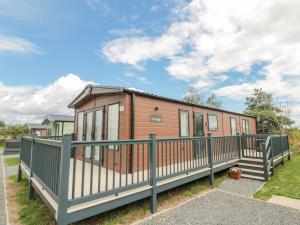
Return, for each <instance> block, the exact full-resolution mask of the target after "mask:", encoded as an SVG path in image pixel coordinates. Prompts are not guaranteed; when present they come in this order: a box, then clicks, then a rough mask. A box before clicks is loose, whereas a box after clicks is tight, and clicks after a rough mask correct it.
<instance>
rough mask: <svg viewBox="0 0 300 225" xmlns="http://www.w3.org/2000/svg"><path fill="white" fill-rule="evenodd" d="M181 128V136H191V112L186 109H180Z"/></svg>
mask: <svg viewBox="0 0 300 225" xmlns="http://www.w3.org/2000/svg"><path fill="white" fill-rule="evenodd" d="M179 129H180V137H186V136H189V112H188V111H186V110H179Z"/></svg>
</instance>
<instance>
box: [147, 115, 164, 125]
mask: <svg viewBox="0 0 300 225" xmlns="http://www.w3.org/2000/svg"><path fill="white" fill-rule="evenodd" d="M150 122H152V123H162V116H161V115H150Z"/></svg>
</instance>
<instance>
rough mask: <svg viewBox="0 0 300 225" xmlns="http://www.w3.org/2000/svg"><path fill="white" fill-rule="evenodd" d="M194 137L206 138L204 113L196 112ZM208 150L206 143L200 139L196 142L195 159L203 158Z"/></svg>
mask: <svg viewBox="0 0 300 225" xmlns="http://www.w3.org/2000/svg"><path fill="white" fill-rule="evenodd" d="M193 117H194V137H203V136H204V126H203V125H204V123H203V113H200V112H194V115H193ZM205 148H206V142H205V141H203V140H201V139H199V140H195V141H194V157H195V158H196V159H199V158H202V157H203V156H204V152H205Z"/></svg>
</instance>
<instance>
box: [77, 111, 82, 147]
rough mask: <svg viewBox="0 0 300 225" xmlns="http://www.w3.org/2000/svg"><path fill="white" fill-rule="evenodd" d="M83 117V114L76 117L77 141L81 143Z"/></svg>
mask: <svg viewBox="0 0 300 225" xmlns="http://www.w3.org/2000/svg"><path fill="white" fill-rule="evenodd" d="M83 116H84V113H83V112H80V113H78V115H77V141H82V135H83Z"/></svg>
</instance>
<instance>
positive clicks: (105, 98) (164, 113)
mask: <svg viewBox="0 0 300 225" xmlns="http://www.w3.org/2000/svg"><path fill="white" fill-rule="evenodd" d="M114 103H120V106H124V111H122V112H120V114H119V115H120V122H119V139H120V140H122V139H130V138H131V95H130V94H124V93H122V94H110V95H102V96H98V97H93V98H90V99H88V100H86V101H85V102H84V103H83V104H81V105H80V106H79V107H76V109H75V132H76V133H77V113H78V112H81V111H88V110H90V109H94V108H99V107H103V108H104V114H103V116H104V129H103V134H104V139H107V113H106V112H107V106H108V105H110V104H114ZM155 108H157V110H156V109H155ZM180 109H183V110H187V111H188V112H189V136H194V121H193V112H201V113H203V116H204V118H203V120H204V121H203V122H204V134H205V136H207V133H209V132H210V133H212V135H213V136H227V135H231V124H230V118H235V119H236V120H237V132H238V133H240V134H241V133H242V131H243V129H242V119H247V120H249V129H250V133H253V134H255V133H256V119H255V118H251V117H246V116H241V115H237V114H234V113H227V112H221V111H218V110H210V109H204V108H201V107H195V106H189V105H185V104H181V103H174V102H169V101H164V100H159V99H154V98H150V97H145V96H139V95H136V97H135V112H134V114H135V118H134V120H135V127H134V129H135V136H134V139H147V138H148V137H149V134H156V135H157V138H176V137H179V110H180ZM208 114H215V115H216V116H217V118H218V130H216V131H209V130H208ZM150 115H159V116H161V117H162V122H161V123H158V122H151V121H150ZM133 149H134V165H133V166H134V171H137V169H138V168H139V169H140V170H141V169H142V168H141V165H142V164H143V158H144V165H145V167H146V165H147V163H148V148H147V146H146V145H145V146H144V150H145V151H144V156H143V155H142V146H140V149H139V152H138V149H137V146H135V147H134V148H133ZM182 149H183V151H188V152H189V154H188V155H191V156H193V155H194V154H193V153H192V152H193V150H192V149H191V147H190V146H183V147H182ZM108 154H109V155H108V158H109V160H108V166H109V168H110V169H112V168H113V150H108ZM121 154H122V158H123V159H125V157H126V155H125V154H126V151H125V146H124V147H123V148H122V149H121V150H117V151H116V154H115V157H116V158H115V169H116V171H120V165H119V159H120V155H121ZM157 155H159V156H160V157H164V158H165V157H166V151H163V152H162V150H161V149H159V150H158V152H157ZM102 156H103V162H102V163H103V166H104V167H106V163H107V162H106V150H103V154H102ZM76 157H77V158H80V159H82V150H78V151H77V155H76ZM167 157H168V158H170V155H168V156H167ZM128 159H131V154H130V151H129V153H128ZM157 164H158V165H159V166H161V164H162V163H161V162H160V161H159V160H158V163H157ZM125 166H126V164H125V163H123V164H122V172H125V171H126V168H125ZM128 167H129V168H128V169H129V171H130V168H131V161H130V160H129V163H128Z"/></svg>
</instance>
